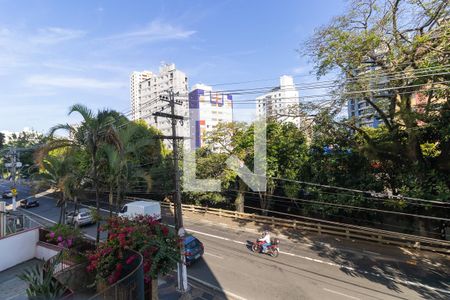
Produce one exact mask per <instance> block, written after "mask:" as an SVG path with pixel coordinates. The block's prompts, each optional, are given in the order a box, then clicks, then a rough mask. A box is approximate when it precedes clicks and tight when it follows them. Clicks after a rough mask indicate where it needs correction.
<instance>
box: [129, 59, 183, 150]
mask: <svg viewBox="0 0 450 300" xmlns="http://www.w3.org/2000/svg"><path fill="white" fill-rule="evenodd" d="M130 81H131V97H132V98H131V107H132V115H133V116H134V117H133V120H138V119H141V120H144V121H146V122H147V124H148V125H150V126H154V127H156V128H157V129H159V130H160V131H161V133H162V134H163V135H166V136H171V135H172V125H171V120H170V119H168V118H163V117H155V116H154V115H153V113H155V112H164V113H170V107H169V105H168V104H169V103H168V102H167V101H164V100H162V99H161V96H167V95H168V93H167V92H168V91H169V90H172V91H173V92H174V93H176V94H177V96H176V97H177V98H178V99H180V101H179V102H180V105H175V114H176V115H180V116H183V117H185V118H187V117H188V116H189V114H188V101H187V96H188V78H187V76H186V74H185V73H184V72H182V71H180V70H177V69H176V67H175V64H164V65H162V66H161V67H160V68H159V73H158V74H156V73H153V72H150V71H146V72H140V74H135V73H133V74H132V75H131V80H130ZM137 82H139V83H138V84H137ZM188 129H189V127H188V120H186V121H183V122H177V135H178V136H186V135H187V133H188ZM165 144H166V145H167V146H168V147H169V148H171V143H170V142H169V141H168V140H165Z"/></svg>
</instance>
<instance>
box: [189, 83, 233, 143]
mask: <svg viewBox="0 0 450 300" xmlns="http://www.w3.org/2000/svg"><path fill="white" fill-rule="evenodd" d="M189 119H190V130H189V135H190V148H191V150H194V149H198V148H200V147H202V146H205V136H206V135H207V133H208V132H211V131H212V130H213V129H215V128H216V126H217V124H219V123H227V122H232V121H233V97H232V95H231V94H223V93H220V92H214V91H213V89H212V87H210V86H207V85H204V84H196V85H194V86H193V87H192V91H191V92H190V93H189Z"/></svg>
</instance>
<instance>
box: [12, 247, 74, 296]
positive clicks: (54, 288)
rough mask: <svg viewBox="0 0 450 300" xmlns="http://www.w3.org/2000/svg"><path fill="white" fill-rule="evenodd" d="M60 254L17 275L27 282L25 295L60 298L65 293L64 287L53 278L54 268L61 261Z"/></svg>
mask: <svg viewBox="0 0 450 300" xmlns="http://www.w3.org/2000/svg"><path fill="white" fill-rule="evenodd" d="M61 259H62V256H61V254H59V255H57V256H56V257H55V258H52V259H50V260H48V261H46V262H43V263H42V264H37V265H35V266H33V267H31V268H29V269H28V270H25V271H24V272H23V273H22V274H20V275H19V276H18V277H19V278H20V279H22V280H23V281H25V282H26V283H28V288H27V295H28V297H29V298H30V299H36V300H44V299H45V300H46V299H52V300H55V299H60V298H61V296H62V295H63V294H64V293H65V291H66V287H64V286H63V285H62V284H61V283H60V282H59V281H57V280H56V279H55V278H54V274H55V268H56V266H57V265H58V264H59V263H60V262H61Z"/></svg>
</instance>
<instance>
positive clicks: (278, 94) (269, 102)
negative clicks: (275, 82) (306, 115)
mask: <svg viewBox="0 0 450 300" xmlns="http://www.w3.org/2000/svg"><path fill="white" fill-rule="evenodd" d="M299 104H300V102H299V97H298V91H297V89H296V88H295V85H294V79H293V78H292V76H287V75H283V76H281V77H280V86H278V87H276V88H274V89H272V90H271V91H270V92H269V93H267V94H265V95H262V96H259V97H257V98H256V116H257V117H262V116H264V114H265V115H266V117H267V118H273V119H275V120H277V121H279V122H292V123H294V124H295V125H296V126H300V118H299V117H298V116H296V115H298V108H299Z"/></svg>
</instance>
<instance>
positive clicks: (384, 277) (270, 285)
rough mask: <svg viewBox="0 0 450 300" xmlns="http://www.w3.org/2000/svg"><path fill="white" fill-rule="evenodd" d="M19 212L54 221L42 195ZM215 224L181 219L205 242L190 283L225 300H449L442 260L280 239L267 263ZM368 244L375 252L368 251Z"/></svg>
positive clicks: (244, 234) (55, 211) (239, 232)
mask: <svg viewBox="0 0 450 300" xmlns="http://www.w3.org/2000/svg"><path fill="white" fill-rule="evenodd" d="M0 186H1V185H0ZM2 188H4V185H3V187H2ZM28 196H30V195H29V189H28V188H27V187H19V199H21V198H24V197H28ZM22 211H25V212H27V213H32V214H33V215H35V216H39V217H40V218H41V221H42V222H44V221H45V222H48V223H51V222H57V221H58V217H59V208H57V207H55V200H54V199H52V198H48V197H42V198H40V206H39V207H37V208H30V209H28V210H22ZM104 214H105V215H107V212H104ZM221 223H223V224H219V222H212V221H211V220H207V219H206V218H201V217H197V218H195V216H193V215H192V216H191V215H189V214H186V218H185V226H186V228H187V229H188V230H190V231H191V232H192V233H193V234H194V235H196V236H197V237H198V238H199V239H200V240H201V241H202V242H203V243H204V245H205V255H204V258H203V259H201V260H199V261H197V262H196V263H194V264H193V265H192V266H190V267H189V268H188V274H189V276H190V279H191V280H190V281H191V282H195V283H197V284H201V283H203V284H204V285H205V286H208V287H210V288H211V289H218V290H222V291H223V293H225V294H226V295H227V297H228V298H235V299H321V300H322V299H448V298H449V297H450V292H449V291H450V287H449V283H450V275H449V273H448V270H449V267H448V266H449V261H448V258H442V259H441V260H440V261H439V263H438V264H436V265H435V266H433V264H432V263H429V264H423V263H421V261H418V263H408V262H407V261H400V260H397V259H396V257H397V256H398V255H397V252H399V251H400V250H399V249H398V248H395V247H390V246H381V245H375V244H370V243H359V242H357V243H353V247H352V248H351V249H350V248H349V249H341V248H340V246H338V247H332V248H329V246H327V244H326V243H325V244H324V243H322V242H317V243H312V244H303V243H301V242H298V241H297V242H295V241H292V240H281V250H282V253H281V254H280V256H279V257H278V258H271V257H269V256H267V255H262V254H255V253H252V252H251V251H250V250H249V249H248V246H247V245H248V242H251V241H253V240H254V239H255V238H256V234H255V233H253V232H252V231H251V230H245V229H251V228H250V227H251V226H250V225H249V226H248V228H247V227H245V226H244V227H242V228H240V229H239V228H234V227H227V226H228V225H227V224H226V222H223V221H222V222H221ZM83 231H84V232H85V233H86V234H87V235H89V236H90V237H95V233H96V226H95V225H92V226H87V227H83ZM103 237H104V236H103ZM359 245H361V246H360V249H359V250H358V246H359ZM371 245H372V246H373V248H374V249H376V250H374V251H368V250H370V249H371V248H370V247H371ZM380 247H381V248H380ZM379 249H383V251H384V253H382V254H383V255H380V253H378V252H379ZM372 250H373V249H372ZM371 252H372V253H371ZM391 252H392V255H390V253H391Z"/></svg>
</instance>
